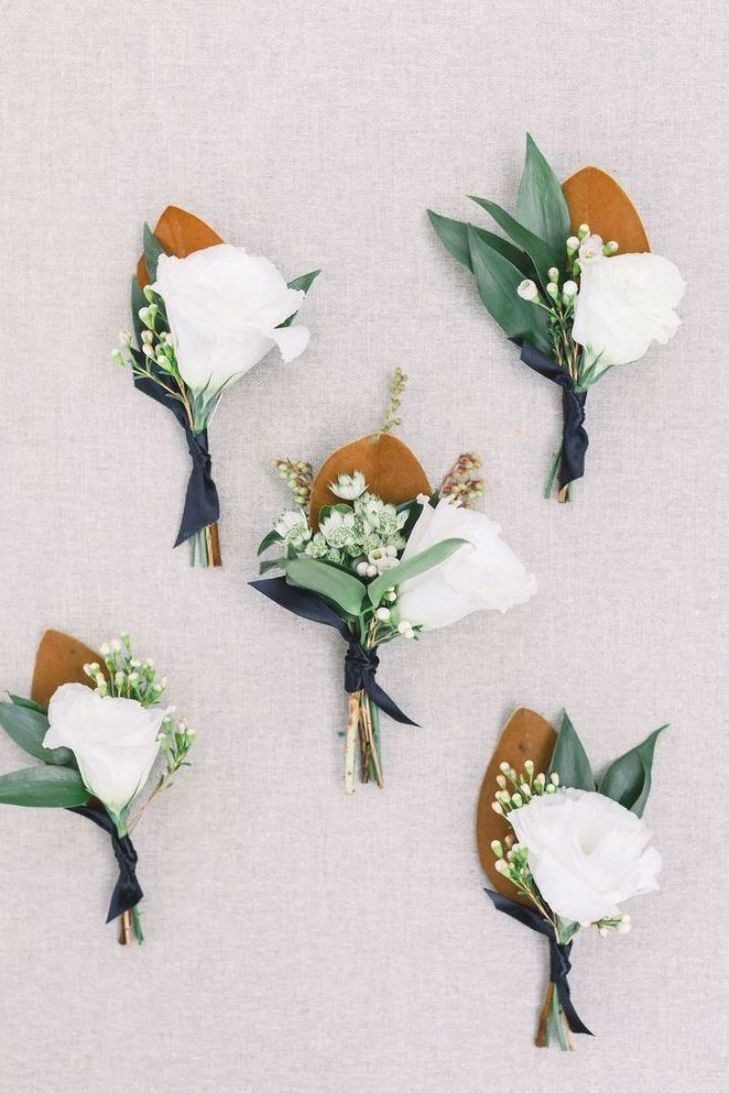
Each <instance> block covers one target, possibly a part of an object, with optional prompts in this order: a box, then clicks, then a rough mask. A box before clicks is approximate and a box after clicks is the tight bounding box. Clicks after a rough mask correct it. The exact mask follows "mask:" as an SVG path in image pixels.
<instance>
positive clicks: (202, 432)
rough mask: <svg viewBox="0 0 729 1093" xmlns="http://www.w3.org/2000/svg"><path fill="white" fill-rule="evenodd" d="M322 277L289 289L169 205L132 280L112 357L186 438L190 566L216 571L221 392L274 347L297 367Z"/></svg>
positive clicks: (181, 534)
mask: <svg viewBox="0 0 729 1093" xmlns="http://www.w3.org/2000/svg"><path fill="white" fill-rule="evenodd" d="M318 274H319V270H315V271H314V272H312V273H307V274H305V275H304V276H303V277H297V278H296V279H295V280H293V281H289V283H288V284H287V283H286V281H285V280H284V278H283V277H282V276H281V274H280V273H279V271H278V270H277V269H276V267H275V266H274V265H273V263H272V262H269V260H268V259H267V258H260V257H257V256H255V255H252V254H247V253H246V251H245V250H244V249H243V247H236V246H233V245H232V244H230V243H224V242H223V240H222V239H221V238H220V236H219V235H218V234H217V233H216V232H214V231H213V230H212V228H209V227H208V225H207V224H204V223H203V221H202V220H198V218H197V217H196V216H192V215H191V214H190V213H188V212H185V211H184V210H183V209H177V208H175V207H174V206H172V205H170V206H169V207H168V208H167V209H165V211H164V212H163V214H162V216H161V217H160V220H159V223H158V224H157V226H156V228H155V229H154V232H152V231H150V229H149V227H148V226H147V225H146V224H145V226H144V253H143V255H142V257H141V258H140V259H139V263H138V265H137V270H136V275H135V276H134V277H133V278H132V324H133V328H134V339H135V340H136V345H134V344H133V338H132V334H131V333H129V332H128V331H122V333H121V334H120V335H119V337H120V341H121V348H120V349H115V350H114V352H113V354H112V356H113V357H114V359H115V360H116V362H117V363H118V364H121V365H123V366H125V367H127V368H129V369H130V371H131V373H132V376H133V377H134V385H135V387H136V388H137V390H139V391H141V392H142V393H143V394H145V395H149V397H150V398H153V399H154V400H155V401H156V402H160V403H162V405H163V406H166V407H167V408H168V409H169V410H171V411H172V413H173V414H174V415H175V417H176V418H177V421H178V422H179V423H180V425H181V426H182V428H183V429H184V430H185V438H186V440H187V447H188V450H189V452H190V457H191V459H192V471H191V474H190V479H189V482H188V485H187V494H186V497H185V507H184V510H183V514H182V522H181V523H180V528H179V531H178V533H177V539H176V541H175V546H179V545H180V543H184V542H189V543H190V564H191V565H195V564H196V563H197V564H198V565H201V566H219V565H220V564H221V558H220V543H219V538H218V518H219V515H220V504H219V501H218V491H217V489H216V487H215V482H214V481H213V477H212V473H211V462H212V461H211V457H210V447H209V441H208V426H209V424H210V421H211V419H212V417H213V414H214V412H215V410H216V408H217V406H218V403H219V402H220V398H221V396H222V394H223V392H224V391H227V389H228V388H229V387H230V386H231V384H233V383H235V381H236V380H238V379H240V378H241V376H244V375H245V374H246V372H249V371H250V370H251V368H253V367H254V366H255V365H256V364H258V363H259V361H261V360H262V359H263V358H264V357H265V356H266V354H267V353H268V352H269V351H270V350H271V349H273V348H274V347H278V349H279V351H280V353H281V356H282V357H283V359H284V361H286V362H288V361H292V360H295V358H296V357H299V356H300V355H301V354H302V353H303V352H304V350H305V349H306V347H307V345H308V343H309V331H308V330H307V328H306V327H305V326H301V325H300V324H294V322H293V320H294V317H295V316H296V313H297V312H298V310H299V308H300V307H301V304H302V302H303V300H304V296H305V295H306V293H307V292H308V290H309V288H310V287H311V285H312V283H313V281H314V279H315V278H316V277H317V276H318Z"/></svg>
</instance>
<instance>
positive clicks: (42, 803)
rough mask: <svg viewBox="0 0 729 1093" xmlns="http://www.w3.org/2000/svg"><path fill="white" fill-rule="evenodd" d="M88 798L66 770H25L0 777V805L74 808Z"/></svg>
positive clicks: (72, 773)
mask: <svg viewBox="0 0 729 1093" xmlns="http://www.w3.org/2000/svg"><path fill="white" fill-rule="evenodd" d="M90 796H91V794H90V793H89V791H88V790H87V788H86V786H85V785H84V784H83V782H82V781H81V776H80V775H79V774H77V772H76V771H75V770H70V769H69V768H68V767H26V769H25V770H15V771H13V772H12V774H3V775H1V776H0V804H4V805H24V806H26V807H28V808H30V807H33V808H75V807H76V806H77V805H83V804H85V803H86V802H87V801H88V800H89V798H90Z"/></svg>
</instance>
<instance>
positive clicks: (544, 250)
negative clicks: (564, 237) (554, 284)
mask: <svg viewBox="0 0 729 1093" xmlns="http://www.w3.org/2000/svg"><path fill="white" fill-rule="evenodd" d="M471 201H475V202H476V204H477V205H480V206H481V208H482V209H485V210H486V212H487V213H489V214H490V215H491V216H493V218H494V220H495V221H496V223H497V224H498V225H499V227H500V228H502V229H503V230H504V231H505V232H506V234H507V235H508V236H509V238H510V239H513V240H514V242H515V243H516V245H517V246H519V247H521V249H522V250H524V251H526V253H527V254H528V255H529V257H530V258H531V260H532V262H533V263H534V265H535V266H536V269H537V273H538V274H539V276H540V278H541V279H542V281H543V282H544V283H545V284H546V283H547V281H548V280H549V278H548V277H547V270H548V269H549V268H550V266H559V265H560V264H561V263H562V249H563V248H564V244H563V247H562V248H561V249H559V250H557V249H556V248H554V247H552V246H550V244H549V243H545V242H544V240H543V239H540V238H539V237H538V236H536V235H534V233H533V232H530V231H529V229H528V228H525V227H524V225H523V224H520V223H519V221H518V220H515V219H514V217H513V216H509V214H508V213H507V212H506V211H505V210H504V209H502V208H501V206H500V205H497V204H496V202H494V201H487V200H486V198H485V197H471Z"/></svg>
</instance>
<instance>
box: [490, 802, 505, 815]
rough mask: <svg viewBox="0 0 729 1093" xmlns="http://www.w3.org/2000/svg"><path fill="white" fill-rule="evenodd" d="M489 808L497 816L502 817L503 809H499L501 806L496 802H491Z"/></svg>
mask: <svg viewBox="0 0 729 1093" xmlns="http://www.w3.org/2000/svg"><path fill="white" fill-rule="evenodd" d="M491 807H492V809H493V810H494V812H495V813H496V814H497V815H498V816H503V815H504V810H503V808H502V807H501V805H500V804H499V802H498V801H493V802H492V803H491Z"/></svg>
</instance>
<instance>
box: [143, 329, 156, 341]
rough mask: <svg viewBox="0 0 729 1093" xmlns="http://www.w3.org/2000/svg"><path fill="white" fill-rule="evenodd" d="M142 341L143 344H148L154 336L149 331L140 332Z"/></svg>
mask: <svg viewBox="0 0 729 1093" xmlns="http://www.w3.org/2000/svg"><path fill="white" fill-rule="evenodd" d="M142 341H143V342H145V343H146V342H149V343H150V344H151V343H152V342H153V341H154V334H153V333H152V331H151V330H143V331H142Z"/></svg>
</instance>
